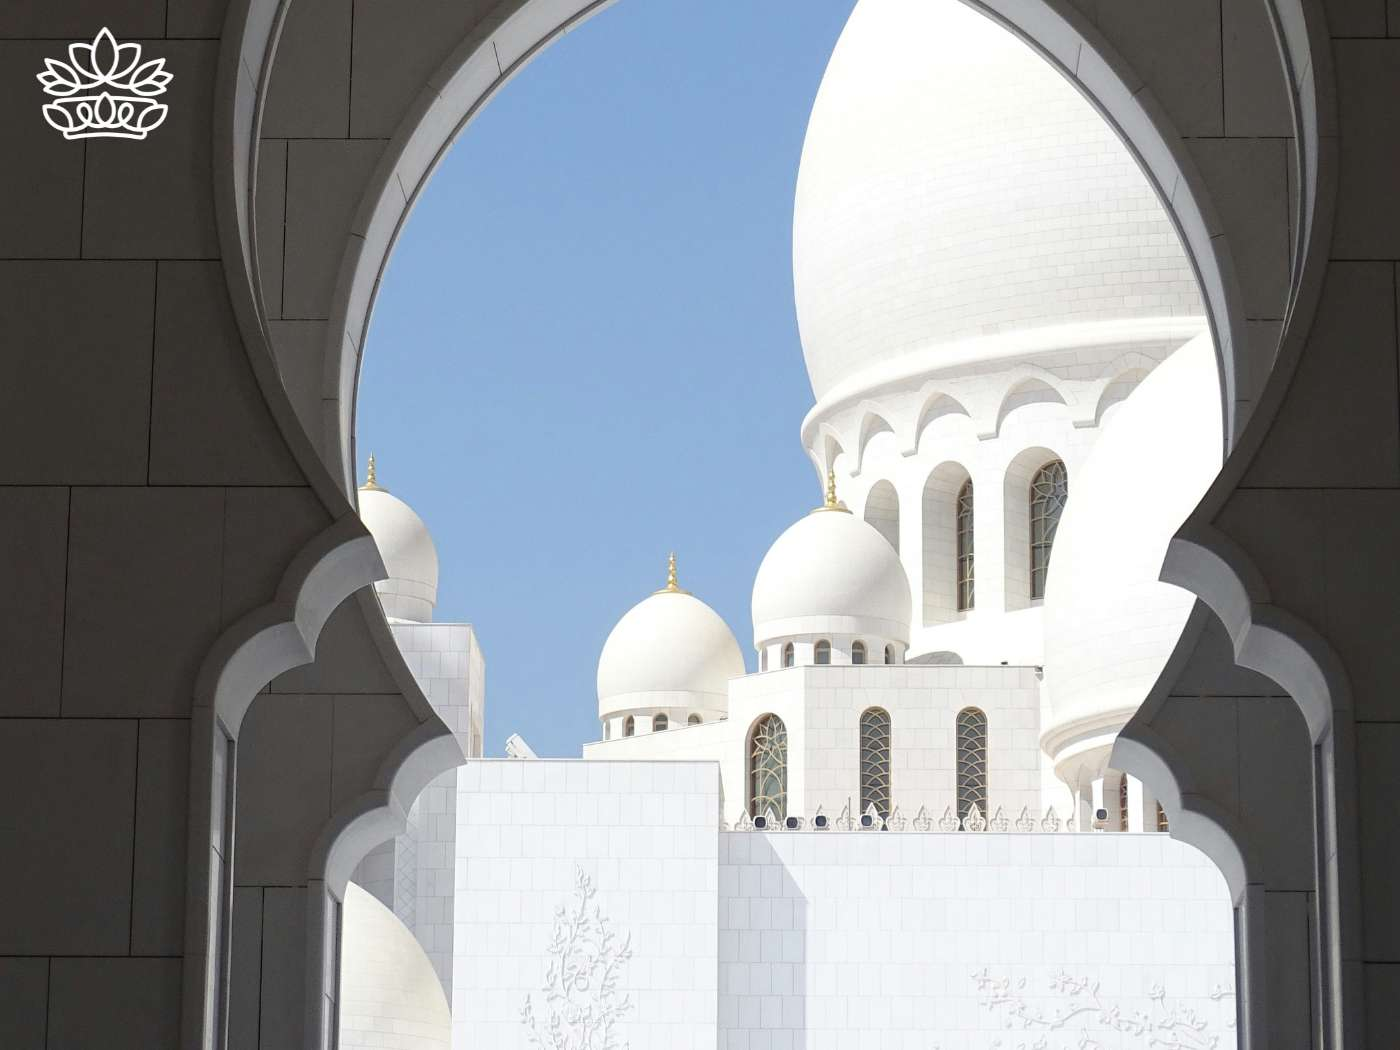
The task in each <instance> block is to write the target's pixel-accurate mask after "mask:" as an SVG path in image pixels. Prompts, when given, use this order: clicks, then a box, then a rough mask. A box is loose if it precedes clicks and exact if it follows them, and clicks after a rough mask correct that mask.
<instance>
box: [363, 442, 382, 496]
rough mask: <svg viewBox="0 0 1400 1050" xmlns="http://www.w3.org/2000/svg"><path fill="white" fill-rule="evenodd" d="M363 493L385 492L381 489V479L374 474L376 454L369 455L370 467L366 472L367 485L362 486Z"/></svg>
mask: <svg viewBox="0 0 1400 1050" xmlns="http://www.w3.org/2000/svg"><path fill="white" fill-rule="evenodd" d="M360 491H361V492H383V491H384V490H383V489H381V488H380V487H379V479H378V478H377V477H376V476H375V473H374V453H373V452H371V453H370V454H369V466H368V467H367V469H366V470H365V483H364V484H363V485H361V486H360Z"/></svg>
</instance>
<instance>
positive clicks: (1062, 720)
mask: <svg viewBox="0 0 1400 1050" xmlns="http://www.w3.org/2000/svg"><path fill="white" fill-rule="evenodd" d="M1219 398H1220V395H1219V377H1218V373H1217V371H1216V361H1215V350H1214V346H1213V345H1212V343H1211V340H1210V336H1209V335H1202V336H1198V337H1197V338H1195V339H1193V340H1191V341H1190V342H1188V343H1187V344H1186V345H1185V346H1183V347H1182V348H1181V349H1179V350H1177V351H1176V352H1175V353H1173V354H1172V355H1171V356H1170V357H1168V358H1167V359H1166V360H1165V361H1164V362H1162V364H1160V365H1158V366H1157V368H1156V369H1154V370H1153V371H1152V373H1151V374H1150V375H1149V376H1148V377H1147V378H1146V379H1144V380H1143V381H1142V385H1141V386H1139V387H1138V388H1137V389H1136V390H1134V391H1133V392H1132V394H1130V395H1129V396H1128V399H1127V400H1126V401H1124V402H1123V403H1122V404H1121V405H1120V406H1119V407H1118V408H1117V409H1116V414H1115V415H1114V416H1113V417H1112V418H1111V419H1110V420H1109V422H1108V424H1107V425H1106V426H1105V428H1104V432H1103V436H1102V437H1101V438H1100V439H1099V441H1098V443H1097V444H1096V445H1095V446H1094V450H1093V452H1092V453H1090V455H1089V458H1088V459H1087V460H1086V462H1085V464H1084V466H1083V468H1082V469H1081V470H1080V472H1079V476H1078V477H1077V478H1076V479H1075V480H1074V484H1073V486H1072V488H1071V489H1070V498H1069V502H1068V503H1066V504H1065V511H1064V516H1063V518H1062V519H1061V522H1060V528H1059V532H1058V534H1057V535H1056V537H1055V549H1054V553H1053V555H1052V557H1051V559H1050V575H1049V578H1048V580H1047V582H1046V591H1045V701H1046V712H1045V717H1044V719H1043V720H1042V733H1041V741H1042V744H1043V746H1044V747H1045V750H1046V751H1047V753H1049V754H1050V756H1051V758H1052V759H1054V760H1055V761H1056V764H1057V765H1059V764H1061V763H1062V762H1064V761H1067V760H1068V759H1069V758H1070V757H1072V756H1074V755H1076V754H1078V753H1079V751H1081V750H1082V749H1085V748H1095V747H1099V746H1101V745H1102V744H1103V743H1104V738H1105V737H1107V738H1111V737H1112V736H1113V735H1115V734H1116V733H1117V732H1118V730H1119V729H1121V728H1122V727H1123V725H1124V724H1125V723H1126V722H1127V721H1128V719H1129V718H1131V717H1132V715H1133V713H1134V712H1135V711H1136V710H1137V709H1138V707H1139V706H1140V705H1141V704H1142V702H1143V700H1145V699H1146V698H1147V694H1148V692H1149V691H1150V690H1151V688H1152V686H1153V684H1154V683H1155V682H1156V680H1157V677H1158V675H1159V674H1161V671H1162V668H1163V667H1164V666H1165V664H1166V662H1167V659H1168V658H1169V657H1170V656H1171V653H1172V650H1173V649H1174V648H1175V647H1176V642H1177V639H1178V638H1180V636H1181V630H1182V628H1183V627H1184V626H1185V625H1186V618H1187V616H1188V615H1189V614H1190V612H1191V607H1192V604H1193V602H1194V598H1193V596H1192V595H1191V594H1190V592H1188V591H1185V590H1182V589H1180V588H1178V587H1173V586H1172V585H1170V584H1166V583H1162V582H1160V581H1159V580H1158V578H1157V577H1158V574H1159V573H1160V571H1161V568H1162V560H1163V558H1164V557H1165V556H1166V550H1167V545H1168V543H1169V542H1170V540H1171V537H1172V535H1173V534H1174V533H1175V532H1176V530H1177V528H1178V527H1179V526H1180V525H1181V523H1182V522H1183V521H1184V520H1185V519H1186V516H1187V515H1188V514H1190V513H1191V510H1192V509H1193V508H1194V507H1195V505H1196V504H1197V502H1199V500H1200V498H1201V496H1202V495H1203V494H1204V493H1205V491H1206V489H1207V488H1208V487H1209V486H1210V483H1211V481H1212V480H1213V479H1214V478H1215V475H1216V474H1217V472H1218V471H1219V470H1220V456H1221V447H1222V439H1221V425H1220V411H1219V404H1220V400H1219Z"/></svg>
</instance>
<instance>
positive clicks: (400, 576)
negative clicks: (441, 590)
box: [359, 482, 438, 623]
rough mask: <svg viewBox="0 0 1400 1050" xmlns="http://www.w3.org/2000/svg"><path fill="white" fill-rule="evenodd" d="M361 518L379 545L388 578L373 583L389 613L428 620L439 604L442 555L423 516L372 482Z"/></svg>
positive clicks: (363, 490) (362, 498) (364, 497)
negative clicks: (440, 558) (438, 554)
mask: <svg viewBox="0 0 1400 1050" xmlns="http://www.w3.org/2000/svg"><path fill="white" fill-rule="evenodd" d="M359 496H360V520H361V521H363V522H364V523H365V528H367V529H369V532H370V535H371V536H373V537H374V542H375V543H376V544H378V545H379V553H380V556H381V557H383V559H384V567H385V568H386V569H388V570H389V578H388V579H387V580H380V581H379V582H378V583H377V584H375V588H376V589H377V590H378V591H379V600H380V601H381V602H382V603H383V605H384V611H385V613H387V614H388V615H389V616H392V617H394V618H395V619H399V620H415V621H417V622H419V623H427V622H428V621H430V620H431V619H432V618H433V606H435V605H436V604H437V585H438V556H437V547H436V546H435V545H434V543H433V537H432V534H431V533H430V532H429V531H428V526H427V525H425V524H424V523H423V519H422V518H420V517H419V516H418V515H417V514H416V513H414V511H413V508H412V507H410V506H409V505H408V504H407V503H405V502H404V501H403V500H401V499H399V498H398V497H397V496H395V495H392V494H391V493H389V492H388V491H387V490H385V489H382V488H380V487H379V486H378V485H377V484H375V483H374V482H370V483H369V484H367V485H365V486H363V487H362V488H361V489H360V492H359Z"/></svg>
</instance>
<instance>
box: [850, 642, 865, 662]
mask: <svg viewBox="0 0 1400 1050" xmlns="http://www.w3.org/2000/svg"><path fill="white" fill-rule="evenodd" d="M851 663H853V664H863V663H865V643H864V642H852V643H851Z"/></svg>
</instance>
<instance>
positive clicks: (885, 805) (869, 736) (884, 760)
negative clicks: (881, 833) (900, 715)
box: [860, 707, 890, 820]
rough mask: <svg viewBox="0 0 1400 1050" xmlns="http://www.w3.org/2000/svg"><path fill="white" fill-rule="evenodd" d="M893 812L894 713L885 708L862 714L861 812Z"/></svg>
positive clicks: (881, 815)
mask: <svg viewBox="0 0 1400 1050" xmlns="http://www.w3.org/2000/svg"><path fill="white" fill-rule="evenodd" d="M870 806H874V807H875V812H876V813H878V814H880V818H881V819H882V820H883V819H885V818H887V817H888V816H889V815H890V713H889V712H888V711H886V710H885V709H884V708H882V707H872V708H869V709H867V710H866V711H865V712H864V713H862V714H861V716H860V811H861V813H862V814H864V813H865V811H866V809H868V808H869V807H870Z"/></svg>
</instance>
